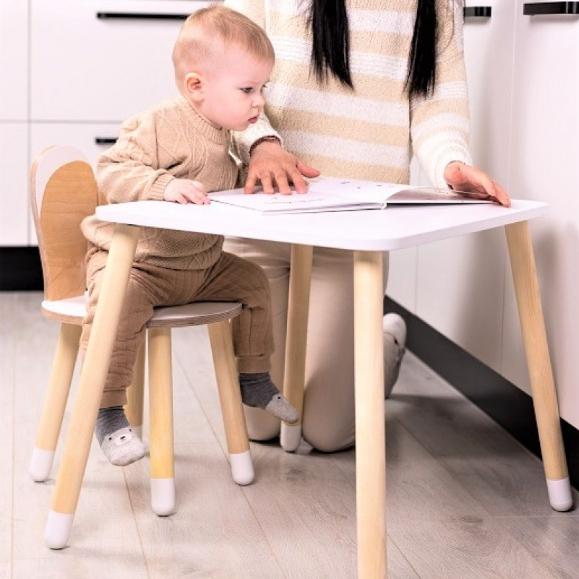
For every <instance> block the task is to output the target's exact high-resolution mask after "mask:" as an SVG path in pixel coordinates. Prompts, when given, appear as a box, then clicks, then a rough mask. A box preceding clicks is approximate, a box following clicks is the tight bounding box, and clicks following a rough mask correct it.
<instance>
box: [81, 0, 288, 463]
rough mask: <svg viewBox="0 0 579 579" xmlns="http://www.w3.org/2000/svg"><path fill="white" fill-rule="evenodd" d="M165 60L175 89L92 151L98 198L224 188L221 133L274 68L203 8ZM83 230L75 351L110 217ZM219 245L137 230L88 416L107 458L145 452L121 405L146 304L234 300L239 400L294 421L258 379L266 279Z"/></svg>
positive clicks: (181, 196)
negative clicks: (96, 406) (96, 155)
mask: <svg viewBox="0 0 579 579" xmlns="http://www.w3.org/2000/svg"><path fill="white" fill-rule="evenodd" d="M173 64H174V68H175V77H176V82H177V87H178V89H179V92H180V93H181V94H180V96H179V97H178V98H176V99H175V100H173V101H169V102H164V103H161V104H159V105H158V106H156V107H154V108H152V109H150V110H148V111H146V112H144V113H141V114H139V115H136V116H134V117H132V118H130V119H129V120H127V121H126V122H125V123H124V124H123V125H122V127H121V132H120V136H119V139H118V141H117V143H116V144H115V145H114V146H113V147H111V148H110V149H109V150H108V151H106V152H105V153H104V154H103V155H102V156H101V157H100V159H99V161H98V165H97V181H98V185H99V194H100V195H101V197H102V199H101V203H119V202H126V201H140V200H145V199H152V200H165V201H173V202H176V203H196V204H199V205H205V204H208V203H209V200H208V197H207V192H208V191H217V190H221V189H230V188H232V187H234V186H235V184H236V180H237V172H238V171H237V165H236V164H235V162H234V161H233V159H232V158H231V156H230V155H229V148H230V131H243V130H244V129H246V128H247V127H248V126H249V125H250V124H251V123H255V122H256V121H257V119H258V116H259V114H260V113H261V111H262V110H263V106H264V97H263V90H264V87H265V85H266V83H267V82H268V79H269V75H270V73H271V70H272V67H273V64H274V51H273V47H272V45H271V43H270V41H269V39H268V38H267V36H266V35H265V33H264V32H263V30H262V29H261V28H260V27H259V26H257V25H256V24H254V23H253V22H252V21H251V20H249V19H248V18H246V17H245V16H242V15H241V14H239V13H237V12H235V11H233V10H230V9H227V8H223V7H219V6H213V7H210V8H205V9H202V10H199V11H197V12H195V13H194V14H192V15H191V16H189V18H188V19H187V20H186V21H185V23H184V25H183V27H182V29H181V32H180V34H179V37H178V39H177V42H176V44H175V48H174V51H173ZM83 232H84V234H85V236H86V237H87V239H88V240H89V242H90V243H89V251H88V254H87V286H88V291H89V310H88V314H87V317H86V319H85V320H84V324H83V334H82V339H81V345H82V347H83V348H85V349H86V344H87V341H88V335H89V332H90V328H91V324H92V321H93V318H94V311H95V307H96V303H97V300H98V296H99V290H100V287H101V283H102V276H103V269H104V267H105V263H106V259H107V255H108V250H109V248H110V241H111V237H112V225H111V224H108V223H103V222H99V221H98V220H97V219H96V218H95V217H94V216H93V217H89V218H87V219H85V221H84V222H83ZM222 244H223V237H221V236H219V235H210V234H203V233H188V232H181V231H167V230H160V229H152V228H148V229H143V230H142V234H141V237H140V238H139V241H138V244H137V250H136V254H135V261H134V263H133V267H132V269H131V272H130V276H129V282H128V286H127V293H126V297H125V305H124V307H123V312H122V314H121V319H120V322H119V329H118V334H117V337H116V341H115V344H114V347H113V353H112V357H111V364H110V369H109V372H108V376H107V379H106V383H105V388H104V393H103V397H102V401H101V409H100V411H99V414H98V418H97V424H96V436H97V438H98V441H99V443H100V445H101V448H102V449H103V451H104V453H105V455H106V456H107V458H108V459H109V461H110V462H111V463H113V464H116V465H126V464H130V463H131V462H134V461H135V460H138V459H139V458H141V457H142V456H143V455H144V452H145V448H144V445H143V443H142V441H141V440H140V439H139V438H138V436H137V435H136V433H135V432H134V431H133V430H132V429H131V428H130V426H129V423H128V421H127V418H126V416H125V414H124V411H123V404H125V403H126V388H127V386H128V385H129V384H130V382H131V380H132V374H133V367H134V364H135V360H136V355H137V350H138V348H139V345H140V343H141V340H142V339H143V337H144V331H145V326H146V324H147V322H148V321H149V319H150V318H151V316H152V315H153V308H154V307H156V306H168V305H179V304H186V303H190V302H194V301H203V300H213V301H236V302H240V303H241V304H242V305H243V308H242V312H241V314H240V316H239V317H237V318H236V319H235V320H233V324H232V327H233V342H234V349H235V355H236V357H237V360H238V370H239V372H240V374H239V382H240V386H241V397H242V400H243V402H244V403H245V404H247V405H248V406H253V407H259V408H263V409H265V410H267V411H268V412H270V413H271V414H273V415H274V416H277V417H278V418H281V419H282V420H285V421H287V422H290V423H291V422H295V421H297V420H298V418H299V416H298V413H297V411H296V410H295V408H294V407H293V406H291V404H290V403H289V402H288V401H287V400H286V399H285V398H284V397H283V396H282V395H281V394H280V393H279V391H278V389H277V388H276V386H275V385H274V384H273V383H272V381H271V378H270V375H269V368H270V356H271V354H272V352H273V337H272V320H271V310H270V295H269V284H268V281H267V279H266V277H265V275H264V273H263V272H262V270H261V269H260V268H259V267H258V266H256V265H254V264H253V263H251V262H249V261H245V260H243V259H241V258H239V257H237V256H235V255H232V254H228V253H225V252H223V251H222Z"/></svg>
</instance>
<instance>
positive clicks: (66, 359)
mask: <svg viewBox="0 0 579 579" xmlns="http://www.w3.org/2000/svg"><path fill="white" fill-rule="evenodd" d="M81 331H82V328H81V326H74V325H71V324H61V325H60V333H59V335H58V342H57V345H56V352H55V354H54V361H53V363H52V373H51V375H50V381H49V384H48V390H47V393H46V400H45V402H44V407H43V409H42V415H41V417H40V424H39V425H38V431H37V434H36V443H35V445H34V450H33V451H32V458H31V460H30V467H29V469H28V472H29V473H30V476H31V477H32V480H34V481H36V482H42V481H45V480H47V479H48V477H49V476H50V470H51V468H52V461H53V459H54V451H55V450H56V445H57V443H58V435H59V434H60V427H61V425H62V417H63V416H64V410H65V408H66V401H67V399H68V392H69V390H70V384H71V382H72V374H73V372H74V365H75V363H76V357H77V354H78V343H79V340H80V334H81Z"/></svg>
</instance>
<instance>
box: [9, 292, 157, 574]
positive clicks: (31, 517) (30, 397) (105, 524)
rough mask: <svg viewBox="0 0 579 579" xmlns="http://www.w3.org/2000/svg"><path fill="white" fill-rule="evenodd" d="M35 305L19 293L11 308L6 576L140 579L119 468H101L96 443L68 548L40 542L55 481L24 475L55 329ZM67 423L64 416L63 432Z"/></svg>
mask: <svg viewBox="0 0 579 579" xmlns="http://www.w3.org/2000/svg"><path fill="white" fill-rule="evenodd" d="M34 301H35V300H34V296H33V295H30V294H22V295H21V296H19V302H20V303H19V304H18V307H16V308H15V311H17V312H19V317H18V319H19V325H18V328H17V329H16V330H15V333H14V335H13V337H12V339H13V342H14V344H15V349H14V358H13V364H14V380H15V405H14V406H15V416H16V417H17V419H16V421H15V439H16V441H17V444H16V447H15V462H14V512H15V513H16V515H15V517H14V520H13V534H14V539H13V540H14V549H13V550H14V562H13V565H14V570H13V577H14V579H28V578H30V577H42V578H43V579H44V577H55V578H56V577H65V578H71V579H72V578H76V577H82V578H83V579H85V578H86V579H92V578H94V579H99V578H101V579H102V577H106V576H109V574H110V570H111V569H115V575H116V576H118V577H123V579H125V578H126V579H133V578H134V579H141V578H145V577H147V570H146V567H145V562H144V557H143V553H142V550H141V545H140V542H139V537H138V534H137V529H136V525H135V521H134V518H133V515H132V510H131V505H130V502H129V497H128V493H127V488H126V484H125V481H124V477H123V473H122V470H121V469H119V468H117V467H114V466H112V465H109V464H108V462H107V461H106V459H105V458H104V456H103V455H102V452H101V451H100V449H99V448H98V445H97V444H96V443H94V444H93V447H92V449H91V454H90V457H89V462H88V465H87V471H86V477H85V482H84V486H83V491H82V495H81V499H80V502H79V508H78V510H77V513H76V516H75V523H74V526H73V530H72V538H71V542H72V546H71V547H70V548H68V549H65V550H63V551H51V550H50V549H48V548H47V547H46V546H45V545H44V539H43V535H44V525H45V522H46V516H47V514H48V509H49V508H50V499H51V495H52V490H53V485H54V479H51V480H50V481H48V482H47V483H44V484H38V483H34V482H32V481H31V480H30V478H29V476H28V472H27V470H28V461H29V459H30V452H31V450H32V445H33V442H34V437H35V430H36V424H37V420H38V416H39V411H40V405H41V403H42V400H43V398H44V392H45V384H46V381H47V378H48V373H49V371H50V366H51V363H52V355H53V352H54V346H55V344H56V332H57V330H58V327H57V326H58V325H57V324H55V323H54V322H50V321H47V320H45V319H43V318H42V317H41V316H40V309H39V307H38V306H39V301H38V296H36V302H37V303H34ZM32 306H35V307H32ZM32 357H33V358H34V363H31V358H32ZM73 395H74V393H73ZM67 419H68V413H67V415H66V416H65V429H66V427H67V422H68V420H67ZM57 460H58V457H57ZM54 474H56V470H55V471H54ZM105 554H106V555H105Z"/></svg>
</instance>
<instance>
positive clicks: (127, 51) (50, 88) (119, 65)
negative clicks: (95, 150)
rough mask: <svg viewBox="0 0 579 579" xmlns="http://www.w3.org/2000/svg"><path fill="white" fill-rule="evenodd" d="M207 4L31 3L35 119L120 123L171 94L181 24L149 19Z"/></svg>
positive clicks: (64, 0) (37, 0)
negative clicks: (127, 15)
mask: <svg viewBox="0 0 579 579" xmlns="http://www.w3.org/2000/svg"><path fill="white" fill-rule="evenodd" d="M208 4H209V2H195V1H167V0H164V1H161V0H156V1H137V0H128V1H127V0H114V1H112V0H81V1H79V0H59V1H58V2H46V0H32V3H31V80H30V82H31V118H32V120H34V121H46V120H50V121H95V122H115V121H121V120H124V119H125V118H127V117H129V116H131V115H132V114H135V113H137V112H140V111H141V110H143V109H145V108H147V107H149V106H151V105H153V104H155V103H157V102H158V101H160V100H163V99H165V98H169V97H172V96H174V95H175V94H176V93H177V89H176V88H175V82H174V79H173V64H172V60H171V53H172V50H173V45H174V43H175V40H176V38H177V33H178V31H179V28H180V26H181V25H182V23H183V21H182V20H179V19H177V20H170V19H154V18H150V16H151V15H163V14H165V15H167V14H190V13H191V12H193V11H195V10H197V9H199V8H201V7H203V6H206V5H208ZM119 14H120V15H122V14H131V15H132V17H131V18H125V17H123V18H119V17H116V16H118V15H119ZM105 16H106V17H105ZM144 16H149V17H148V18H147V17H144Z"/></svg>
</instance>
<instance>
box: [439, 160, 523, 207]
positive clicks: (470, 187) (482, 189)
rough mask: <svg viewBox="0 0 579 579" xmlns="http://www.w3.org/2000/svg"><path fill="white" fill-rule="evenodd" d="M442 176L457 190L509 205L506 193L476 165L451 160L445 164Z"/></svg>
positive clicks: (509, 200)
mask: <svg viewBox="0 0 579 579" xmlns="http://www.w3.org/2000/svg"><path fill="white" fill-rule="evenodd" d="M444 178H445V180H446V182H447V183H448V184H449V186H450V187H452V188H453V189H456V190H457V191H466V192H468V193H475V194H477V195H476V196H477V197H479V196H480V198H481V199H492V200H493V201H494V202H495V203H499V204H500V205H504V206H505V207H510V206H511V199H510V197H509V195H508V193H507V192H506V191H505V190H504V189H503V188H502V187H501V186H500V185H499V184H498V183H496V182H495V181H493V180H492V179H491V178H490V177H489V175H487V174H486V173H485V172H484V171H481V170H480V169H478V168H477V167H471V166H470V165H465V164H464V163H460V162H459V161H453V162H452V163H449V164H448V165H447V166H446V169H445V170H444Z"/></svg>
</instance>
